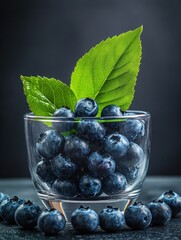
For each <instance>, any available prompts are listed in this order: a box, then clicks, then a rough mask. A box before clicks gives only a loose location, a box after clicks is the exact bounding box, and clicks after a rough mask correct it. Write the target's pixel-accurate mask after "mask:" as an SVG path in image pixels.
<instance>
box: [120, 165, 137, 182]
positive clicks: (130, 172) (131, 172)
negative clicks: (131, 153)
mask: <svg viewBox="0 0 181 240" xmlns="http://www.w3.org/2000/svg"><path fill="white" fill-rule="evenodd" d="M139 169H140V164H135V165H131V164H127V163H119V166H118V164H117V167H116V171H117V172H119V173H121V174H123V175H124V176H125V177H126V180H127V182H128V183H129V184H131V183H133V182H134V181H135V179H136V178H137V177H138V174H139Z"/></svg>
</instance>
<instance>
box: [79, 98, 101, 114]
mask: <svg viewBox="0 0 181 240" xmlns="http://www.w3.org/2000/svg"><path fill="white" fill-rule="evenodd" d="M97 113H98V105H97V103H96V101H95V100H93V99H91V98H82V99H80V100H79V101H78V102H77V103H76V105H75V116H76V117H95V116H96V115H97Z"/></svg>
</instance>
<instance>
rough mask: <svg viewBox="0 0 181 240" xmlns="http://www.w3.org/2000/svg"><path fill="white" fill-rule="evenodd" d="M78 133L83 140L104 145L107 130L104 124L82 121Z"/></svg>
mask: <svg viewBox="0 0 181 240" xmlns="http://www.w3.org/2000/svg"><path fill="white" fill-rule="evenodd" d="M77 132H78V135H79V136H80V137H81V138H83V139H85V140H87V141H89V142H91V143H97V144H102V142H103V140H104V137H105V134H106V129H105V127H104V125H103V124H101V123H99V122H97V121H95V120H82V121H80V122H79V123H78V126H77Z"/></svg>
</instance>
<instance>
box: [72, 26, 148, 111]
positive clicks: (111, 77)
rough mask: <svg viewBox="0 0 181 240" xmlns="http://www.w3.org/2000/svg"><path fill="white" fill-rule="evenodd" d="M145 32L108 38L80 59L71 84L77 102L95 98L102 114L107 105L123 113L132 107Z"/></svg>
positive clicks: (140, 29) (129, 32)
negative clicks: (114, 105) (142, 34)
mask: <svg viewBox="0 0 181 240" xmlns="http://www.w3.org/2000/svg"><path fill="white" fill-rule="evenodd" d="M142 29H143V28H142V26H141V27H139V28H137V29H135V30H133V31H128V32H126V33H122V34H120V35H119V36H114V37H112V38H108V39H106V40H105V41H102V42H100V43H99V44H98V45H96V46H95V47H93V48H92V49H91V50H90V51H89V52H88V53H86V54H85V55H84V56H83V57H82V58H80V59H79V60H78V62H77V64H76V66H75V69H74V71H73V73H72V76H71V84H70V87H71V89H72V90H73V92H74V94H75V96H76V98H77V99H80V98H84V97H90V98H93V99H95V100H96V101H97V103H98V104H99V113H100V111H101V109H102V108H103V107H104V106H106V105H108V104H116V105H118V106H120V107H121V109H122V110H123V111H125V110H127V109H128V108H129V107H130V104H131V102H132V100H133V97H134V88H135V84H136V78H137V74H138V72H139V66H140V61H141V54H142V48H141V41H140V35H141V32H142Z"/></svg>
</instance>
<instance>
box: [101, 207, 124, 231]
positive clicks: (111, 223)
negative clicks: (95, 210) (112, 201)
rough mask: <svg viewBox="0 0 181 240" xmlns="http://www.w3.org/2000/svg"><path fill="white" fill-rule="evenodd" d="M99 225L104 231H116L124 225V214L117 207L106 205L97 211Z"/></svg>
mask: <svg viewBox="0 0 181 240" xmlns="http://www.w3.org/2000/svg"><path fill="white" fill-rule="evenodd" d="M99 221H100V227H101V228H102V229H103V230H104V231H106V232H117V231H120V230H122V229H123V228H124V227H125V225H126V224H125V219H124V214H123V213H122V212H121V211H120V210H119V209H118V208H113V207H111V206H108V207H107V208H104V209H103V210H102V211H101V212H100V213H99Z"/></svg>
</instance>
